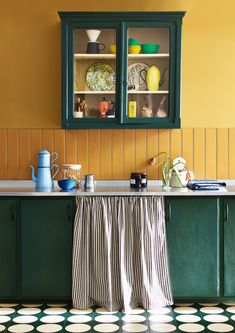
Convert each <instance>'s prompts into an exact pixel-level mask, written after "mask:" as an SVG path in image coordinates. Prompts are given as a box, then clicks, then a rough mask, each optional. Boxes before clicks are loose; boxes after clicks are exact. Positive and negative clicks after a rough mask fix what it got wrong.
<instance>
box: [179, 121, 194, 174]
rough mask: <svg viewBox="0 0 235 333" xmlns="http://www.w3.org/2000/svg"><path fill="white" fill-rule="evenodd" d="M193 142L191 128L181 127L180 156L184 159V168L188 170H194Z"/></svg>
mask: <svg viewBox="0 0 235 333" xmlns="http://www.w3.org/2000/svg"><path fill="white" fill-rule="evenodd" d="M193 149H194V144H193V129H192V128H183V129H182V157H183V158H184V159H185V160H186V163H187V164H186V168H187V169H188V170H192V171H193V170H194V161H193V157H194V153H193Z"/></svg>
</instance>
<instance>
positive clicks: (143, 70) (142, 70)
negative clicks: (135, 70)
mask: <svg viewBox="0 0 235 333" xmlns="http://www.w3.org/2000/svg"><path fill="white" fill-rule="evenodd" d="M142 72H145V73H146V74H147V71H146V69H144V68H143V69H141V71H140V77H141V79H142V80H143V81H144V83H145V84H146V85H147V82H146V74H145V78H144V77H143V76H142Z"/></svg>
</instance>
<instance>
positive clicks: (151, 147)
mask: <svg viewBox="0 0 235 333" xmlns="http://www.w3.org/2000/svg"><path fill="white" fill-rule="evenodd" d="M157 154H158V130H157V129H149V130H147V161H148V162H149V160H150V159H151V158H153V157H154V156H156V155H157ZM147 172H148V178H149V179H158V169H157V168H155V167H154V166H152V165H148V168H147Z"/></svg>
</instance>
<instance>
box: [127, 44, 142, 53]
mask: <svg viewBox="0 0 235 333" xmlns="http://www.w3.org/2000/svg"><path fill="white" fill-rule="evenodd" d="M140 50H141V46H140V45H131V46H129V48H128V51H129V53H133V54H138V53H140Z"/></svg>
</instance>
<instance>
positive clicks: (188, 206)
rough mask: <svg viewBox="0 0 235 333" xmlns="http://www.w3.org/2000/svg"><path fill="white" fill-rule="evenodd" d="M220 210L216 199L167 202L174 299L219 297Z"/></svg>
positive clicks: (206, 198)
mask: <svg viewBox="0 0 235 333" xmlns="http://www.w3.org/2000/svg"><path fill="white" fill-rule="evenodd" d="M219 210H220V208H219V198H216V197H194V198H185V197H181V198H179V197H174V198H168V199H166V219H167V238H168V256H169V267H170V276H171V281H172V291H173V295H174V297H176V298H178V297H179V298H189V299H195V298H206V297H217V296H220V278H219V277H220V247H219V235H220V223H219V222H220V220H219ZM234 212H235V209H234ZM234 232H235V228H234ZM234 250H235V247H234ZM233 280H234V279H233Z"/></svg>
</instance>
